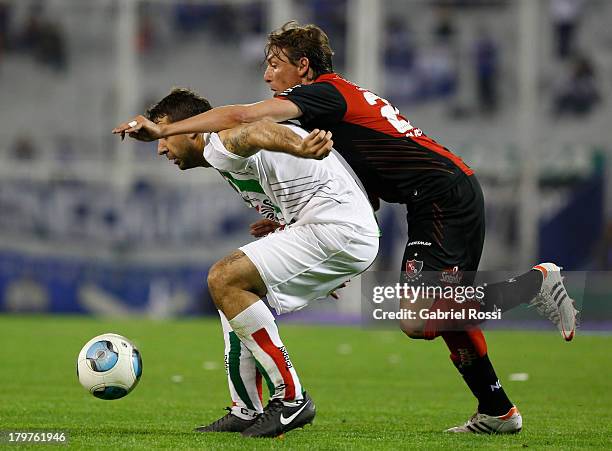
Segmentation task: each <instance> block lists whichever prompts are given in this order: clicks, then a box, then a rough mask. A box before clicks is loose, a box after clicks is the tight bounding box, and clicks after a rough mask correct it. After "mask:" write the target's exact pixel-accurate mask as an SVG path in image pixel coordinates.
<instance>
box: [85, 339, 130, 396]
mask: <svg viewBox="0 0 612 451" xmlns="http://www.w3.org/2000/svg"><path fill="white" fill-rule="evenodd" d="M141 375H142V359H141V357H140V352H139V351H138V349H136V347H135V346H134V345H133V344H132V342H130V340H128V339H127V338H125V337H122V336H121V335H117V334H103V335H98V336H97V337H94V338H92V339H91V340H89V341H88V342H87V343H86V344H85V346H83V349H81V352H80V353H79V358H78V360H77V376H78V377H79V382H80V383H81V385H82V386H83V387H85V390H87V391H89V392H90V393H91V394H92V395H94V396H95V397H96V398H100V399H119V398H123V397H124V396H125V395H127V394H128V393H129V392H131V391H132V390H133V389H134V387H136V385H137V384H138V381H139V380H140V376H141Z"/></svg>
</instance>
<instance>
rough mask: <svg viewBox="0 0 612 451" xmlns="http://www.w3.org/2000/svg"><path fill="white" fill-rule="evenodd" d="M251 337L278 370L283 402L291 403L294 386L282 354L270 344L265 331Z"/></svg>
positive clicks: (270, 340) (262, 330) (259, 331)
mask: <svg viewBox="0 0 612 451" xmlns="http://www.w3.org/2000/svg"><path fill="white" fill-rule="evenodd" d="M251 336H252V337H253V340H255V342H256V343H257V344H258V345H259V347H260V348H261V349H263V350H264V352H265V353H266V354H268V355H269V356H270V358H271V359H272V360H273V361H274V364H275V365H276V367H277V368H278V371H279V372H280V374H281V377H282V378H283V383H284V384H285V398H284V399H285V401H293V400H294V399H295V384H294V383H293V377H292V376H291V372H290V371H289V368H288V367H287V362H285V357H284V356H283V353H282V352H281V350H280V349H278V348H277V347H276V345H275V344H274V343H273V342H272V339H271V338H270V335H268V331H267V330H266V329H259V330H258V331H257V332H255V333H253V335H251ZM268 374H269V373H268Z"/></svg>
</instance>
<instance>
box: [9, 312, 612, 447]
mask: <svg viewBox="0 0 612 451" xmlns="http://www.w3.org/2000/svg"><path fill="white" fill-rule="evenodd" d="M280 328H281V335H282V336H283V337H284V341H285V344H286V345H287V347H288V349H289V352H290V354H291V357H292V360H293V363H294V364H295V366H296V368H297V370H298V371H299V374H300V377H301V379H302V382H303V384H304V386H305V387H306V389H307V390H308V391H309V392H310V393H311V395H312V397H313V399H314V400H315V402H316V405H317V410H318V413H317V417H316V419H315V422H314V424H313V425H311V426H308V427H306V428H305V429H304V430H298V431H293V432H290V433H288V434H286V435H285V437H284V438H280V439H244V438H242V437H240V436H239V435H233V434H199V433H194V432H192V429H193V427H194V426H197V425H200V424H203V423H206V422H209V421H212V420H214V419H216V418H218V417H220V416H221V415H223V414H224V413H225V411H224V410H222V408H223V407H225V406H227V405H228V395H227V387H226V382H225V372H224V369H223V364H222V363H223V354H222V352H223V351H222V337H221V334H220V332H219V330H220V328H219V324H218V321H216V320H199V319H198V320H181V321H150V320H143V319H130V320H125V321H111V320H97V319H92V318H86V317H52V316H40V317H37V316H34V317H19V316H2V317H0V343H1V346H2V350H1V351H0V356H1V358H0V365H1V368H0V430H4V431H6V430H20V431H23V430H44V431H51V430H63V431H67V432H68V433H69V434H70V441H69V446H70V447H71V448H72V447H74V448H85V449H101V448H105V449H111V448H112V449H115V448H160V449H166V448H179V449H185V448H190V449H193V448H200V449H241V450H242V449H270V448H274V449H276V448H278V449H303V448H308V449H317V450H318V449H334V450H338V449H351V450H352V449H414V448H421V449H432V448H434V449H435V448H447V449H448V448H455V449H459V448H461V449H472V448H486V449H500V448H527V447H528V448H531V449H538V450H539V449H546V448H552V449H576V448H590V449H593V448H610V447H612V439H611V437H612V408H611V401H612V395H611V394H610V390H611V386H612V384H611V382H610V381H611V380H612V376H611V375H612V359H611V358H610V356H611V352H612V351H611V349H612V337H610V336H602V335H600V336H595V335H592V336H589V335H584V334H583V335H580V334H578V336H577V338H576V339H575V341H574V342H572V343H565V342H563V340H562V339H561V337H560V336H559V335H558V334H557V333H554V332H552V331H551V332H540V333H536V332H520V331H516V332H491V333H488V334H487V336H488V342H489V353H490V356H491V359H492V361H493V363H494V364H495V366H496V369H497V372H498V375H499V376H500V378H501V379H502V384H503V385H504V387H505V389H506V391H507V392H508V394H509V396H510V397H511V399H512V400H513V401H514V402H515V403H516V404H517V405H518V407H519V409H520V410H521V412H522V414H523V418H524V430H523V432H522V433H521V434H518V435H515V436H473V435H469V436H468V435H450V434H444V433H442V432H441V431H442V430H443V429H445V428H447V427H450V426H454V425H456V424H459V423H461V422H463V421H464V420H466V419H467V418H468V417H469V416H470V415H471V414H472V413H473V411H474V410H475V403H474V400H473V399H472V397H471V395H470V394H469V393H468V391H467V388H466V387H465V386H464V384H463V382H462V380H461V379H460V378H459V377H458V375H457V373H456V371H455V369H454V367H452V365H451V364H450V361H449V359H448V352H447V351H446V349H445V346H444V344H443V342H442V341H436V342H421V341H411V340H409V339H407V338H405V337H404V336H403V335H401V334H400V333H399V332H395V331H372V330H363V329H359V328H349V327H315V326H298V325H289V324H283V323H281V326H280ZM104 332H117V333H120V334H123V335H126V336H127V337H129V338H131V339H133V340H134V341H135V342H136V344H137V345H138V346H139V348H140V350H141V352H142V355H143V367H144V372H143V377H142V380H141V382H140V385H139V386H138V387H137V388H136V389H135V391H134V392H132V393H131V394H130V395H128V396H127V397H126V398H124V399H121V400H117V401H102V400H98V399H96V398H94V397H93V396H91V395H89V394H87V393H86V392H85V391H84V390H83V388H81V386H80V385H79V383H78V381H77V378H76V370H75V364H76V357H77V354H78V352H79V350H80V348H81V346H82V345H83V344H84V343H85V342H86V341H87V340H88V339H90V338H91V337H93V336H94V335H97V334H100V333H104ZM519 372H520V373H528V374H529V379H528V380H527V381H524V382H511V381H509V378H508V376H509V374H510V373H519ZM177 376H180V377H177ZM0 446H2V445H0ZM4 446H11V447H12V448H14V446H12V445H6V444H5V445H4ZM20 447H21V446H20ZM29 447H30V448H40V445H30V446H29Z"/></svg>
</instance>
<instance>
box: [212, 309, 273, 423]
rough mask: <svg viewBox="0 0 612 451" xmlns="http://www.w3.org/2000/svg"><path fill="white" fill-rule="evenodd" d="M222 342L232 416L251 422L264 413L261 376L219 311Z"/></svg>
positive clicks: (249, 354) (253, 358) (250, 355)
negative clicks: (223, 343)
mask: <svg viewBox="0 0 612 451" xmlns="http://www.w3.org/2000/svg"><path fill="white" fill-rule="evenodd" d="M219 316H220V317H221V327H222V328H223V341H224V342H225V372H226V374H227V383H228V385H229V390H230V395H231V397H232V414H234V415H236V416H237V417H239V418H242V419H244V420H250V419H252V418H253V417H254V416H255V415H257V414H258V413H261V412H263V406H262V402H261V378H262V376H261V373H259V371H258V370H257V366H256V362H255V357H253V354H251V351H249V349H248V348H247V347H246V346H245V345H244V344H243V343H242V342H241V341H240V339H239V338H238V336H237V335H236V334H235V333H234V331H233V330H232V327H231V326H230V324H229V322H228V321H227V318H226V317H225V315H224V314H223V312H222V311H220V310H219Z"/></svg>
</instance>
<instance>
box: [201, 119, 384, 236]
mask: <svg viewBox="0 0 612 451" xmlns="http://www.w3.org/2000/svg"><path fill="white" fill-rule="evenodd" d="M283 125H285V124H283ZM285 126H286V127H289V128H290V129H291V130H293V131H294V132H295V133H296V134H298V135H300V136H302V137H304V136H306V135H307V134H308V133H307V132H306V131H305V130H303V129H301V128H299V127H296V126H293V125H285ZM204 158H206V160H207V161H208V163H209V164H210V165H211V166H212V167H213V168H215V169H217V170H218V171H219V173H221V175H222V176H223V177H224V178H225V179H226V180H227V181H228V182H229V183H230V184H231V185H232V186H233V187H234V188H235V189H236V190H237V191H238V192H239V193H240V195H241V196H242V198H243V199H244V200H245V202H247V204H249V206H250V207H253V208H255V209H257V211H258V212H259V213H260V214H261V215H262V216H264V217H265V218H268V219H271V220H274V221H277V222H279V223H281V224H283V225H289V224H295V225H302V224H326V223H333V224H346V225H349V226H350V227H351V228H352V229H354V230H355V231H356V232H358V233H360V234H363V235H368V236H379V235H380V231H379V229H378V225H377V223H376V219H375V217H374V212H373V210H372V207H371V206H370V203H369V202H368V200H367V198H366V196H365V194H364V193H363V192H362V191H361V189H360V188H359V186H358V185H357V183H356V182H355V180H354V179H353V177H352V176H351V175H350V174H349V172H348V171H347V170H346V168H345V167H344V166H343V165H342V163H341V162H340V160H339V159H338V158H337V157H336V156H335V155H334V154H333V153H332V154H330V155H329V156H328V157H326V158H324V159H323V160H312V159H305V158H298V157H295V156H293V155H288V154H285V153H280V152H270V151H267V150H261V151H259V152H257V153H256V154H255V155H252V156H250V157H246V158H245V157H241V156H239V155H236V154H233V153H231V152H229V151H228V150H227V149H226V148H225V146H224V145H223V143H222V142H221V139H220V138H219V136H218V135H217V134H216V133H211V134H209V135H206V136H205V147H204Z"/></svg>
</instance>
